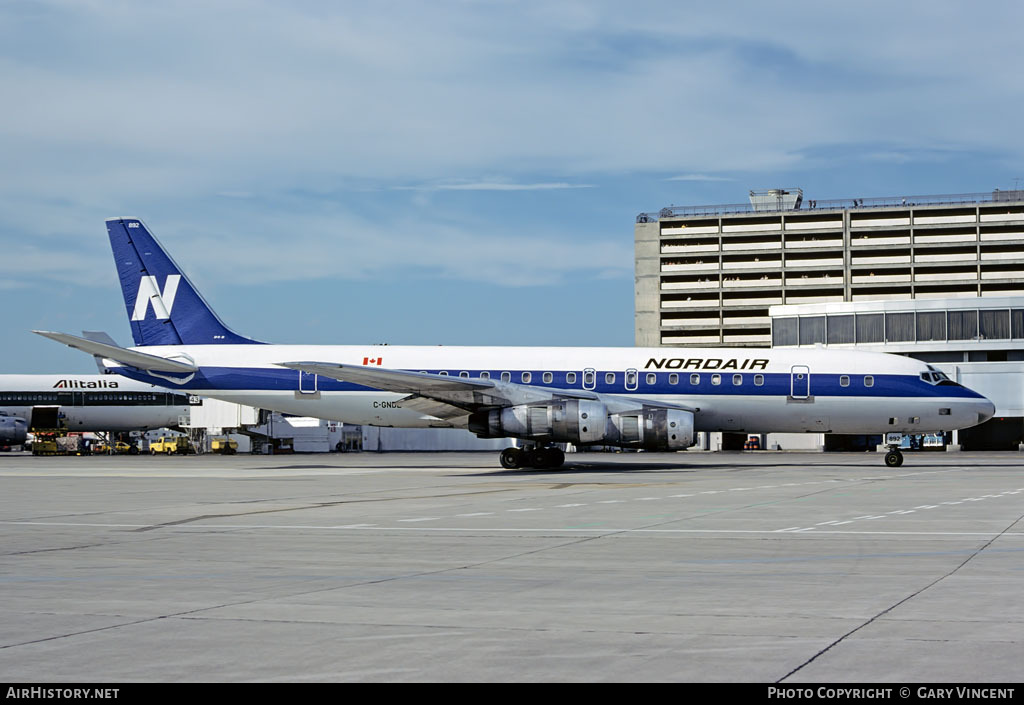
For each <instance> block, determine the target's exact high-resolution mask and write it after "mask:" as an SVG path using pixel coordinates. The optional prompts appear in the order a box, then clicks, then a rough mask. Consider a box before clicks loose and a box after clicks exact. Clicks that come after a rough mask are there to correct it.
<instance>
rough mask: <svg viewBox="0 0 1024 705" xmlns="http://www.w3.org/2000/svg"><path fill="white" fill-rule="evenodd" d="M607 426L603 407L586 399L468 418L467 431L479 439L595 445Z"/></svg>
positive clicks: (480, 414) (530, 406)
mask: <svg viewBox="0 0 1024 705" xmlns="http://www.w3.org/2000/svg"><path fill="white" fill-rule="evenodd" d="M607 425H608V409H607V407H606V406H605V405H604V404H602V403H601V402H599V401H592V400H590V399H552V400H551V401H547V402H543V403H540V404H519V405H518V406H510V407H507V408H504V409H492V410H490V411H478V412H476V413H473V414H470V416H469V430H470V431H472V432H473V433H475V434H476V435H477V436H479V437H480V438H505V437H507V436H508V437H512V438H527V439H530V440H537V441H547V442H551V443H577V444H587V443H599V442H600V441H601V439H603V438H604V434H605V429H606V427H607Z"/></svg>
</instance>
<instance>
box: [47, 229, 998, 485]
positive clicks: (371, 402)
mask: <svg viewBox="0 0 1024 705" xmlns="http://www.w3.org/2000/svg"><path fill="white" fill-rule="evenodd" d="M106 226H107V233H108V235H109V238H110V244H111V248H112V251H113V254H114V260H115V262H116V265H117V272H118V276H119V278H120V282H121V289H122V293H123V295H124V301H125V307H126V309H127V314H128V318H129V320H130V323H131V328H132V336H133V338H134V342H135V345H134V346H133V347H130V348H124V347H120V346H117V345H116V344H111V342H110V341H108V342H100V341H97V340H90V339H88V338H81V337H78V336H74V335H69V334H66V333H56V332H51V331H34V332H36V333H38V334H39V335H42V336H45V337H47V338H50V339H53V340H56V341H58V342H61V343H64V344H66V345H68V346H70V347H72V348H76V349H79V350H82V351H83V352H86V353H88V354H91V355H94V356H97V357H100V358H103V359H104V360H105V364H109V365H110V366H111V369H112V371H115V372H117V373H119V374H122V375H124V376H126V377H131V378H133V379H137V380H140V381H143V382H149V383H152V384H160V385H163V386H166V387H170V388H172V389H180V390H183V391H186V392H188V393H191V394H200V395H203V396H209V397H212V398H216V399H223V400H226V401H231V402H237V403H240V404H246V405H251V406H256V407H260V408H266V409H272V410H275V411H280V412H286V413H291V414H297V415H301V416H315V417H319V418H323V419H331V420H336V421H342V422H345V423H352V424H366V425H373V426H394V427H408V428H424V427H440V428H463V429H468V430H469V431H472V432H473V433H475V434H477V435H478V436H480V437H482V438H508V437H510V438H516V439H520V440H522V441H523V447H522V448H518V447H509V448H506V449H504V450H503V451H502V452H501V454H500V458H499V460H500V463H501V466H502V467H504V468H508V469H514V468H519V467H524V466H530V467H534V468H557V467H561V466H562V464H563V463H564V461H565V454H564V452H563V451H562V450H561V449H559V448H558V447H557V446H556V444H560V443H571V444H574V445H576V446H617V447H623V448H634V449H646V450H656V451H675V450H682V449H685V448H687V447H689V446H691V445H693V443H694V441H695V433H696V432H698V431H737V432H758V433H766V432H813V433H822V432H824V433H847V434H878V433H882V434H885V435H886V443H887V444H888V446H889V452H888V453H886V455H885V464H886V465H887V466H890V467H897V466H899V465H901V464H902V463H903V456H902V454H901V453H900V451H899V447H898V444H899V441H900V440H901V438H902V434H906V433H914V434H918V433H927V432H934V431H950V430H953V429H959V428H966V427H969V426H974V425H976V424H979V423H982V422H984V421H986V420H987V419H989V418H990V417H991V416H992V415H993V414H994V413H995V407H994V405H993V404H992V402H991V401H989V400H988V399H986V398H985V397H983V396H981V395H980V394H978V393H977V392H974V391H972V390H970V389H968V388H966V387H964V386H962V385H960V384H958V383H956V382H954V381H953V380H950V379H949V378H948V377H946V375H945V374H944V373H942V372H941V371H939V370H937V369H936V368H934V367H932V366H931V365H929V364H927V363H924V362H921V361H918V360H914V359H912V358H907V357H902V356H897V355H889V354H885V353H875V352H865V351H857V350H841V351H837V350H828V349H814V350H775V349H770V348H763V349H762V348H750V349H740V348H568V347H561V348H536V347H446V346H430V347H428V346H369V345H354V346H353V345H343V346H333V345H274V344H268V343H263V342H260V341H256V340H253V339H251V338H247V337H245V336H242V335H239V334H238V333H236V332H234V331H233V330H231V329H230V328H228V327H227V326H226V325H224V323H223V322H222V321H221V320H220V318H218V317H217V315H216V314H215V313H214V312H213V310H212V309H211V308H210V306H209V305H208V304H207V303H206V302H205V301H204V300H203V298H202V296H201V295H200V294H199V292H198V291H197V290H196V288H195V287H194V286H193V284H192V283H191V282H190V281H189V279H188V277H187V276H186V275H185V274H184V273H183V272H182V271H181V269H180V268H179V267H178V265H177V264H175V262H174V260H173V259H171V257H170V255H168V254H167V252H166V250H165V249H164V248H163V246H162V245H161V244H160V243H159V242H158V241H157V239H156V238H155V237H154V236H153V235H152V233H151V232H150V230H149V228H147V227H146V225H145V224H144V223H143V222H142V221H141V220H140V219H138V218H129V217H119V218H110V219H107V221H106Z"/></svg>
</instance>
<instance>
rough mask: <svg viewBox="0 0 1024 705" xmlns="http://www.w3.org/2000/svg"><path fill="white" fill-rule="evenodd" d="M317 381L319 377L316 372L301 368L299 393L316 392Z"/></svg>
mask: <svg viewBox="0 0 1024 705" xmlns="http://www.w3.org/2000/svg"><path fill="white" fill-rule="evenodd" d="M316 383H317V378H316V375H315V374H313V373H311V372H303V371H302V370H299V393H301V394H316V392H317V388H316Z"/></svg>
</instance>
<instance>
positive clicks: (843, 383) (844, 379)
mask: <svg viewBox="0 0 1024 705" xmlns="http://www.w3.org/2000/svg"><path fill="white" fill-rule="evenodd" d="M839 386H840V387H849V386H850V375H840V377H839Z"/></svg>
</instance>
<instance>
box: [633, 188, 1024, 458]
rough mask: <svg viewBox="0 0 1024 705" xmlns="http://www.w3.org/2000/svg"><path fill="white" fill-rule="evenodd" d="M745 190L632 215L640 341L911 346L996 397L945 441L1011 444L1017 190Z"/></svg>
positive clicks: (1020, 302) (1017, 359) (1023, 254)
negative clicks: (988, 411)
mask: <svg viewBox="0 0 1024 705" xmlns="http://www.w3.org/2000/svg"><path fill="white" fill-rule="evenodd" d="M750 195H751V198H750V203H749V204H739V205H719V206H686V207H669V208H664V209H662V210H661V211H660V212H658V213H644V214H641V215H640V216H639V217H638V218H637V223H636V227H635V243H636V292H635V297H636V298H635V305H636V321H635V326H636V344H637V345H643V346H658V345H665V346H754V347H768V346H771V345H775V346H786V347H788V346H800V345H830V346H857V347H869V348H872V349H881V350H886V351H888V352H895V353H900V354H905V355H912V356H913V357H917V358H920V359H924V360H928V361H930V362H933V363H936V364H937V365H938V366H940V367H943V368H944V369H945V368H947V367H948V368H949V369H948V372H950V373H952V374H951V376H954V375H957V376H959V377H960V378H961V379H964V381H965V382H967V381H968V378H969V384H970V386H972V387H974V388H976V389H978V390H979V391H981V392H982V393H985V394H986V395H988V396H989V397H990V398H992V399H993V401H995V402H996V406H997V409H998V412H997V418H996V419H993V420H992V421H990V422H989V424H991V426H989V428H987V429H978V430H976V431H974V432H971V433H967V434H965V435H964V438H963V439H961V438H951V439H947V440H952V441H960V440H963V441H964V442H965V445H967V446H968V447H972V446H973V447H978V446H981V445H987V446H992V447H1007V446H1009V445H1013V446H1015V445H1016V443H1018V442H1020V441H1022V440H1024V437H1022V426H1024V423H1022V417H1024V391H1022V387H1021V382H1020V380H1021V375H1022V373H1024V192H1022V191H993V192H991V193H984V194H960V195H939V196H908V197H890V198H864V199H860V198H854V199H845V200H832V201H815V200H809V201H808V200H805V199H804V195H803V192H802V191H801V190H800V189H772V190H767V191H751V194H750ZM989 424H986V425H987V426H988V425H989ZM997 426H999V428H996V427H997ZM789 442H790V443H791V444H792V441H789ZM811 442H812V443H814V444H816V445H819V446H822V447H828V446H830V445H835V442H834V441H833V440H832V439H826V438H819V439H811ZM726 445H728V444H726ZM954 445H955V444H954ZM790 447H792V445H791V446H790Z"/></svg>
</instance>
